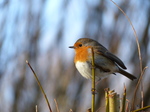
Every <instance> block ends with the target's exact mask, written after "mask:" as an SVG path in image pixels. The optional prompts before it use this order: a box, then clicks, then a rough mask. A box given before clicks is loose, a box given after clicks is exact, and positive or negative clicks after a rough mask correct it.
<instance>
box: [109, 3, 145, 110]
mask: <svg viewBox="0 0 150 112" xmlns="http://www.w3.org/2000/svg"><path fill="white" fill-rule="evenodd" d="M110 1H111V2H113V3H114V4H115V5H116V6H117V7H118V9H119V10H120V11H121V12H122V13H123V14H124V16H125V17H126V18H127V20H128V22H129V23H130V25H131V27H132V30H133V32H134V36H135V38H136V44H137V47H138V55H139V63H140V78H141V80H139V81H140V82H141V91H143V87H142V86H143V84H142V77H141V76H142V69H143V67H142V57H141V50H140V45H139V41H138V36H137V34H136V30H135V28H134V26H133V24H132V22H131V20H130V19H129V17H128V16H127V15H126V13H125V12H124V11H123V10H122V9H121V8H120V7H119V6H118V5H117V4H116V3H115V2H114V1H113V0H110ZM135 91H136V90H135ZM134 93H135V94H134V98H135V96H136V92H134ZM141 97H142V102H143V97H144V96H143V94H141ZM134 100H135V99H133V103H132V109H133V106H134V102H135V101H134Z"/></svg>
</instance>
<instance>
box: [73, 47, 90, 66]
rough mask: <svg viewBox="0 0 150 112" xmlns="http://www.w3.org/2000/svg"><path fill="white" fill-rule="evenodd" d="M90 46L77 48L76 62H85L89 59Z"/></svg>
mask: <svg viewBox="0 0 150 112" xmlns="http://www.w3.org/2000/svg"><path fill="white" fill-rule="evenodd" d="M88 48H90V47H81V48H77V49H75V53H76V55H75V58H74V62H75V63H76V62H77V61H80V62H85V61H87V60H88V56H89V55H90V54H89V53H88Z"/></svg>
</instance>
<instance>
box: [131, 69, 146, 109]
mask: <svg viewBox="0 0 150 112" xmlns="http://www.w3.org/2000/svg"><path fill="white" fill-rule="evenodd" d="M147 68H148V67H145V68H144V69H143V71H142V73H141V76H140V78H139V80H138V83H137V85H136V87H135V91H134V97H133V102H132V107H131V110H133V107H134V102H135V97H136V92H137V90H138V87H139V85H140V82H141V80H142V77H143V75H144V72H145V70H146V69H147Z"/></svg>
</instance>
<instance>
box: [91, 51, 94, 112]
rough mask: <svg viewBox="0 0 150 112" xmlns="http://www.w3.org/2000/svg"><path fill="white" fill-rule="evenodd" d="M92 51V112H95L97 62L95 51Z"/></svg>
mask: <svg viewBox="0 0 150 112" xmlns="http://www.w3.org/2000/svg"><path fill="white" fill-rule="evenodd" d="M91 51H92V112H95V63H94V51H93V48H91Z"/></svg>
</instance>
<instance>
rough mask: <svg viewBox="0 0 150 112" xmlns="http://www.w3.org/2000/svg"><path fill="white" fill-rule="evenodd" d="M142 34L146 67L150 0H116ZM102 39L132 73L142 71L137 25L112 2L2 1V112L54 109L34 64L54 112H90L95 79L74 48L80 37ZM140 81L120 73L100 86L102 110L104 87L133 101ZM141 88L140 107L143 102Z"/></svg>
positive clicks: (149, 78) (149, 84)
mask: <svg viewBox="0 0 150 112" xmlns="http://www.w3.org/2000/svg"><path fill="white" fill-rule="evenodd" d="M115 2H116V3H117V4H118V5H119V6H120V7H121V8H122V9H123V10H124V11H125V13H126V14H127V15H128V16H129V18H130V19H131V21H132V23H133V25H134V27H135V30H136V32H137V35H138V38H139V43H140V48H141V54H142V64H143V68H144V67H145V66H149V65H150V1H149V0H144V1H143V0H138V1H137V0H115ZM83 37H87V38H92V39H95V40H97V41H99V42H100V43H101V44H102V45H104V46H105V47H106V48H107V49H109V50H110V51H111V52H112V53H114V54H115V55H116V56H118V57H119V58H120V59H121V60H123V62H124V63H125V65H126V66H127V68H128V69H127V71H128V72H130V73H132V74H134V75H135V76H136V77H137V78H139V75H140V65H139V59H138V50H137V45H136V41H135V37H134V33H133V31H132V28H131V25H130V24H129V22H128V21H127V19H126V18H125V16H124V15H123V14H122V13H121V12H120V11H119V10H118V8H117V7H116V6H115V5H114V4H113V3H112V2H111V1H109V0H0V112H35V106H36V105H37V106H38V111H39V112H48V111H49V110H48V107H47V104H46V102H45V99H44V97H43V95H42V93H41V91H40V89H39V87H38V84H37V82H36V80H35V78H34V75H33V73H32V72H31V70H30V68H29V67H28V65H27V64H26V63H25V61H26V60H28V61H29V62H30V64H31V66H32V67H33V69H34V70H35V72H36V73H37V75H38V77H39V80H40V82H41V84H42V86H43V88H44V90H45V92H46V94H47V97H48V99H49V101H50V104H51V107H52V110H53V111H54V112H56V107H55V106H56V105H55V103H54V99H56V100H57V103H58V106H59V109H60V111H61V112H69V110H70V109H72V110H73V112H85V111H86V110H87V109H88V108H90V106H91V81H90V80H86V79H84V78H83V77H82V76H81V75H80V74H79V73H78V71H77V70H76V68H75V66H74V63H73V57H74V50H72V49H69V48H68V46H71V45H73V44H74V42H75V41H76V40H77V39H79V38H83ZM137 81H138V80H135V81H130V80H129V79H127V78H126V77H124V76H122V75H120V74H117V76H115V75H111V76H109V77H108V78H106V79H104V80H102V81H101V82H100V83H99V84H98V85H97V88H96V90H97V94H96V108H97V109H99V108H100V111H104V109H105V108H104V106H105V102H104V89H105V88H107V87H109V88H110V89H114V90H115V91H116V92H117V93H120V94H122V92H123V87H124V84H125V85H126V86H127V99H128V100H129V101H132V98H133V92H134V89H135V86H136V84H137ZM143 89H144V106H146V105H150V97H149V95H150V69H149V68H148V69H146V71H145V74H144V77H143ZM140 96H141V94H140V88H139V90H138V93H137V96H136V107H137V108H138V107H140V105H141V97H140Z"/></svg>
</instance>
